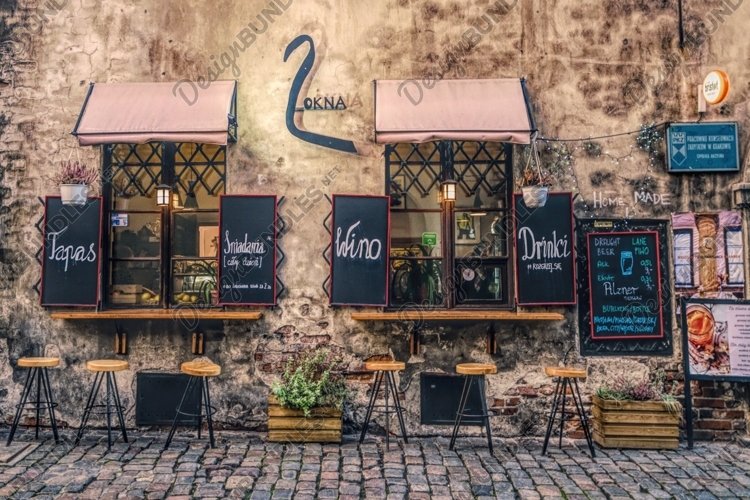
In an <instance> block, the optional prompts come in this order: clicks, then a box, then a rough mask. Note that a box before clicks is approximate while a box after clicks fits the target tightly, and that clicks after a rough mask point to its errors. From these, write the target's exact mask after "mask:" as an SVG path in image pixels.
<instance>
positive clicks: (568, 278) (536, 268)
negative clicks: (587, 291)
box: [513, 193, 576, 305]
mask: <svg viewBox="0 0 750 500" xmlns="http://www.w3.org/2000/svg"><path fill="white" fill-rule="evenodd" d="M513 202H514V203H513V222H514V224H513V226H514V228H515V243H516V300H517V302H518V304H519V305H554V304H560V305H562V304H575V302H576V288H575V255H574V250H573V247H574V244H575V240H574V238H573V196H572V194H571V193H550V194H549V195H548V197H547V203H546V204H545V205H544V206H543V207H538V208H529V207H527V206H526V204H525V203H524V201H523V196H521V195H515V197H514V199H513Z"/></svg>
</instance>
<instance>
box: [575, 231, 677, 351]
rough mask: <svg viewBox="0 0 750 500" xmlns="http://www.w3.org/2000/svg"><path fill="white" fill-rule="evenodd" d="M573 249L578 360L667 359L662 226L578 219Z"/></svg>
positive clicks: (668, 299)
mask: <svg viewBox="0 0 750 500" xmlns="http://www.w3.org/2000/svg"><path fill="white" fill-rule="evenodd" d="M578 248H579V253H578V270H579V276H580V279H579V283H578V292H579V298H580V302H579V308H578V326H579V333H580V342H581V354H582V355H603V356H607V355H637V356H643V355H654V356H666V355H670V354H672V331H671V330H672V326H671V325H672V308H671V303H672V288H671V283H670V280H669V263H668V260H669V253H668V252H667V221H664V220H634V219H584V220H581V221H579V230H578Z"/></svg>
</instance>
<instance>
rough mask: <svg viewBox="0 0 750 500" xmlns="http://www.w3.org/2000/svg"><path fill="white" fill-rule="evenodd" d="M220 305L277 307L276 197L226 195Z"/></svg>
mask: <svg viewBox="0 0 750 500" xmlns="http://www.w3.org/2000/svg"><path fill="white" fill-rule="evenodd" d="M218 278H219V280H218V282H219V304H220V305H224V306H242V305H275V304H276V197H275V196H255V195H223V196H222V197H221V201H220V214H219V276H218Z"/></svg>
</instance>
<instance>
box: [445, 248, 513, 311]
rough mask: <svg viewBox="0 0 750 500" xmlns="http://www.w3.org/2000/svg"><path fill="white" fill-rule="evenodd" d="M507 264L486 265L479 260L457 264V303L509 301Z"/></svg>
mask: <svg viewBox="0 0 750 500" xmlns="http://www.w3.org/2000/svg"><path fill="white" fill-rule="evenodd" d="M506 268H507V265H506V264H505V263H497V264H485V263H482V261H481V260H479V259H465V260H459V261H457V262H456V274H455V279H456V303H458V304H470V303H484V302H497V303H500V302H503V301H506V300H507V297H506V293H507V292H506V290H505V286H506V285H505V284H506V283H507V279H506V278H507V275H506V272H507V271H506Z"/></svg>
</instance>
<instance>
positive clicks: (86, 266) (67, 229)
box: [41, 196, 102, 307]
mask: <svg viewBox="0 0 750 500" xmlns="http://www.w3.org/2000/svg"><path fill="white" fill-rule="evenodd" d="M44 206H45V210H44V231H43V232H44V250H43V255H42V285H41V304H42V305H43V306H91V307H96V306H97V305H98V304H99V278H100V273H99V268H100V262H101V259H100V252H99V249H100V247H101V227H102V226H101V218H102V202H101V198H89V200H88V201H87V202H86V204H85V205H82V206H77V205H63V204H62V201H61V200H60V198H59V197H57V196H48V197H47V198H46V199H45V203H44Z"/></svg>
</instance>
